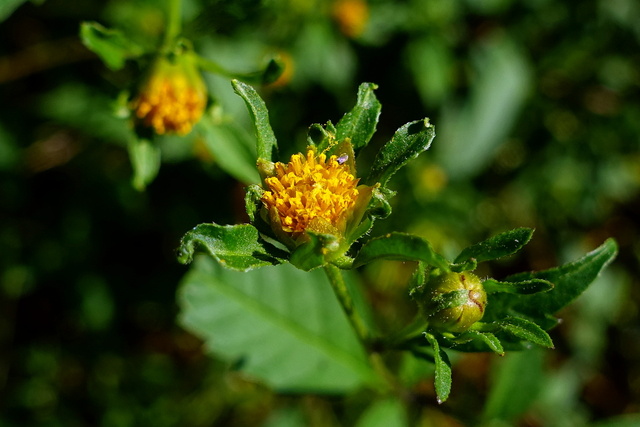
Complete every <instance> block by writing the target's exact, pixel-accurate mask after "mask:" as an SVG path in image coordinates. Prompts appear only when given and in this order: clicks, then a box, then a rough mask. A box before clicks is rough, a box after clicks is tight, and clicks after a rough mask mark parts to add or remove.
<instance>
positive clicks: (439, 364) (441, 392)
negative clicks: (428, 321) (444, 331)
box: [424, 333, 451, 403]
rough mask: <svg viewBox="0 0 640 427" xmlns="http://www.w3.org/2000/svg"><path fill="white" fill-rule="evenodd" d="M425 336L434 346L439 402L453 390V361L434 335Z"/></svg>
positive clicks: (444, 399) (435, 380)
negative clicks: (450, 360)
mask: <svg viewBox="0 0 640 427" xmlns="http://www.w3.org/2000/svg"><path fill="white" fill-rule="evenodd" d="M424 336H425V338H426V339H427V341H429V344H431V347H432V348H433V357H434V359H435V367H436V375H435V379H434V384H435V388H436V397H437V398H438V403H443V402H445V401H446V400H447V399H448V398H449V393H450V392H451V362H449V357H448V356H447V353H445V352H444V350H442V349H441V348H440V344H439V343H438V340H437V339H436V338H435V337H434V336H433V335H431V334H428V333H425V334H424Z"/></svg>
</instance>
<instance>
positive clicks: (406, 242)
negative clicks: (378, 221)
mask: <svg viewBox="0 0 640 427" xmlns="http://www.w3.org/2000/svg"><path fill="white" fill-rule="evenodd" d="M377 259H387V260H397V261H422V262H424V263H426V264H429V265H432V266H434V267H438V268H441V269H443V270H445V271H448V270H449V263H448V262H447V260H446V259H445V258H443V257H442V256H441V255H439V254H437V253H436V252H435V251H434V250H433V248H432V247H431V244H430V243H429V242H428V241H426V240H425V239H423V238H422V237H418V236H414V235H412V234H406V233H397V232H394V233H389V234H385V235H384V236H380V237H376V238H373V239H371V240H369V241H368V242H367V243H365V245H364V246H363V247H362V248H361V249H360V251H359V252H358V255H356V257H355V260H354V262H353V266H354V267H359V266H362V265H365V264H368V263H370V262H371V261H374V260H377Z"/></svg>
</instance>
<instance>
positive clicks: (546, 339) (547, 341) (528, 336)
mask: <svg viewBox="0 0 640 427" xmlns="http://www.w3.org/2000/svg"><path fill="white" fill-rule="evenodd" d="M497 326H499V327H500V328H501V329H503V330H505V331H507V332H509V333H511V334H513V335H515V336H516V337H518V338H520V339H522V340H525V341H529V342H531V343H533V344H537V345H539V346H542V347H547V348H554V347H553V341H552V340H551V337H550V336H549V334H548V333H546V332H545V331H544V330H543V329H542V328H541V327H540V326H538V325H537V324H535V323H533V322H532V321H530V320H527V319H523V318H520V317H507V318H505V319H502V320H501V321H499V322H497Z"/></svg>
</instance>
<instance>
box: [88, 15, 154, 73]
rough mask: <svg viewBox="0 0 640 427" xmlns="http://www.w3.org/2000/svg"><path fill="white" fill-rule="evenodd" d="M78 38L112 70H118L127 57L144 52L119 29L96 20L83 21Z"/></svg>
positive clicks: (133, 56)
mask: <svg viewBox="0 0 640 427" xmlns="http://www.w3.org/2000/svg"><path fill="white" fill-rule="evenodd" d="M80 38H81V39H82V43H83V44H84V45H85V46H86V47H87V48H88V49H89V50H91V51H92V52H94V53H96V54H97V55H98V56H99V57H100V59H102V61H103V62H104V63H105V65H106V66H107V67H109V68H111V69H112V70H119V69H121V68H122V67H124V63H125V61H126V60H127V59H133V58H137V57H139V56H141V55H142V54H144V49H143V48H142V47H140V46H138V45H137V44H136V43H134V42H133V41H132V40H129V39H128V38H127V37H126V36H125V35H124V34H123V33H122V32H121V31H118V30H113V29H108V28H105V27H103V26H102V25H100V24H98V23H97V22H83V23H82V24H81V25H80Z"/></svg>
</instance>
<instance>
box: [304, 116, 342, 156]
mask: <svg viewBox="0 0 640 427" xmlns="http://www.w3.org/2000/svg"><path fill="white" fill-rule="evenodd" d="M336 132H337V131H336V128H335V126H334V125H333V123H331V121H328V122H327V124H326V125H321V124H319V123H314V124H312V125H311V126H309V130H308V132H307V143H308V144H309V145H314V146H316V147H317V149H318V152H320V153H321V152H323V151H324V150H326V149H327V148H329V147H330V146H331V145H333V144H335V141H336Z"/></svg>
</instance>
